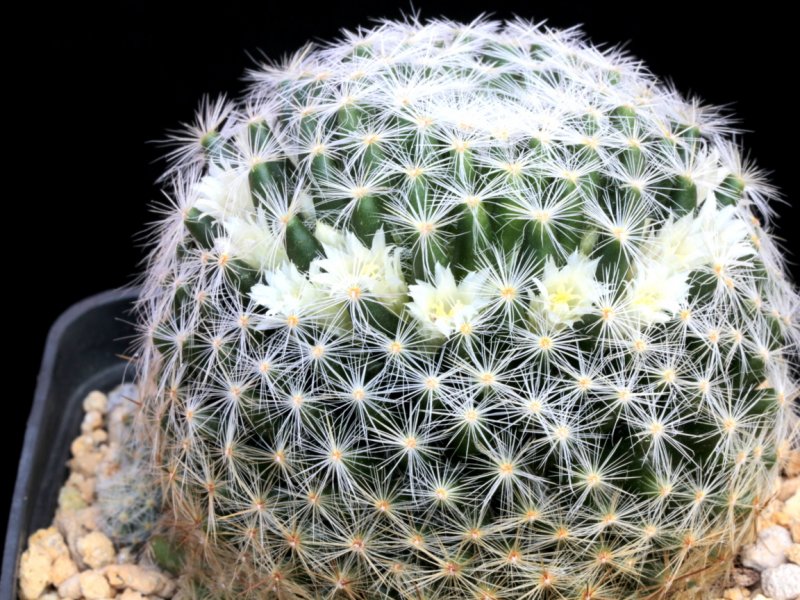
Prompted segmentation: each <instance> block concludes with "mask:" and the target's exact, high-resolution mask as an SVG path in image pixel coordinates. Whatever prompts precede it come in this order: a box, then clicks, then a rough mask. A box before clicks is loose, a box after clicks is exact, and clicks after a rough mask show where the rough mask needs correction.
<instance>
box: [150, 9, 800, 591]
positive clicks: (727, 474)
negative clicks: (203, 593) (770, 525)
mask: <svg viewBox="0 0 800 600" xmlns="http://www.w3.org/2000/svg"><path fill="white" fill-rule="evenodd" d="M249 80H250V82H251V87H250V90H249V92H248V94H247V95H246V96H245V98H244V99H243V100H241V101H240V102H237V103H229V102H226V101H224V100H221V101H218V102H208V101H206V102H205V103H204V106H203V107H202V108H201V110H200V112H199V113H198V119H197V123H196V124H195V125H193V126H191V127H189V128H187V129H186V130H184V131H181V132H178V133H176V134H175V136H174V138H175V141H177V142H179V143H178V144H177V145H176V146H175V147H174V149H173V151H172V152H171V156H172V158H173V159H174V160H173V164H172V167H171V168H170V170H169V171H168V173H167V175H166V179H167V180H168V181H169V183H170V185H171V186H172V189H173V192H174V193H173V196H174V207H170V209H169V210H168V211H167V214H166V216H165V218H164V219H163V220H162V222H161V225H160V229H159V235H158V239H159V242H158V244H157V246H156V248H155V249H154V252H153V254H152V258H151V261H150V264H149V268H148V275H147V280H146V285H145V291H144V294H143V297H142V300H141V302H140V308H141V315H142V319H141V322H142V329H143V332H144V335H143V336H142V345H143V354H142V356H143V361H142V363H143V370H142V374H141V381H142V383H143V386H144V398H145V402H144V411H143V414H142V417H143V418H142V419H141V426H140V429H141V431H142V433H143V435H145V436H147V438H148V439H149V440H151V441H154V442H155V448H156V452H155V453H154V457H155V460H156V462H157V463H158V464H159V466H160V467H161V468H162V469H163V472H164V488H165V489H164V495H165V498H167V500H168V501H169V503H170V505H171V507H172V508H173V510H174V513H175V517H176V518H177V519H178V522H179V523H181V524H182V525H183V527H180V528H178V530H179V531H180V532H181V533H182V536H183V537H182V539H183V540H184V541H187V540H189V539H194V540H195V541H197V540H202V543H200V544H198V546H200V547H201V548H202V550H203V554H204V557H205V560H206V561H207V565H206V567H205V572H206V574H207V575H208V581H206V582H205V583H204V584H203V585H205V586H208V587H210V586H216V587H217V588H218V589H219V590H228V593H230V594H232V595H233V596H234V597H243V596H246V595H247V594H248V593H252V594H254V595H256V596H259V597H261V596H264V595H269V594H270V593H274V594H275V595H276V596H277V597H301V598H302V597H305V598H315V597H320V598H322V597H333V596H336V595H337V594H341V595H342V597H350V598H354V597H357V598H423V597H430V598H437V599H444V598H484V599H489V598H550V597H563V598H584V599H589V598H624V597H641V598H644V597H647V596H648V595H650V594H653V593H660V592H661V591H664V590H667V589H675V588H676V587H677V586H683V585H685V584H687V583H688V582H689V581H690V580H696V579H697V578H698V573H699V574H702V573H704V572H705V571H706V570H707V569H709V568H710V567H712V566H714V565H717V564H721V563H724V561H726V560H728V559H730V557H731V552H732V550H733V549H734V547H735V546H736V544H737V543H738V541H739V540H740V539H741V538H742V536H743V535H745V533H746V527H747V525H748V523H749V522H750V519H751V517H752V514H753V510H754V509H755V508H757V507H758V505H759V502H760V499H759V496H758V494H759V492H760V491H762V490H764V489H767V487H768V484H769V482H770V481H771V480H772V478H774V476H775V474H776V468H777V467H776V464H777V462H778V459H779V458H780V456H781V454H782V452H784V451H785V450H786V448H787V447H788V442H789V439H790V436H791V435H792V432H793V431H794V430H795V428H796V418H795V416H794V415H793V412H792V401H793V398H794V396H795V390H796V384H795V381H794V379H793V375H792V363H793V361H794V360H795V358H796V344H797V341H798V326H797V322H796V307H797V304H798V296H797V294H796V292H795V291H794V289H793V287H792V286H791V284H790V283H788V282H787V281H786V280H785V279H784V278H783V275H782V274H783V265H782V261H781V257H780V251H779V249H778V248H777V246H776V244H775V242H774V241H773V239H772V238H771V237H770V235H769V234H768V230H767V227H766V226H765V225H764V224H762V223H761V222H760V219H763V220H767V219H768V218H769V216H770V215H771V209H770V206H769V200H770V198H771V197H773V196H774V191H773V190H772V188H771V187H770V186H769V184H768V183H766V182H765V181H764V179H763V177H762V176H761V175H760V174H759V173H758V171H756V170H754V169H753V168H752V167H751V166H749V165H748V164H747V162H746V161H743V160H742V158H741V156H740V153H739V151H738V149H737V145H736V143H735V140H733V139H732V138H731V132H732V130H731V127H730V123H729V120H728V119H727V118H726V117H725V116H724V115H722V114H720V112H719V111H718V110H716V109H714V108H709V107H706V106H703V105H701V104H700V103H699V102H697V101H695V100H690V101H686V100H684V99H683V98H682V97H681V96H680V95H679V94H678V93H677V92H676V91H674V90H672V89H670V88H668V87H665V86H664V85H662V84H660V83H659V82H658V81H657V80H656V79H655V78H654V77H653V76H652V75H651V74H650V73H649V72H647V71H646V70H645V68H644V67H643V66H642V65H641V64H639V63H638V62H637V61H635V60H634V59H632V58H631V57H629V56H627V55H625V54H623V53H622V52H619V51H617V50H600V49H598V48H596V47H593V46H590V45H588V44H587V43H586V42H585V40H584V39H583V38H582V36H581V34H580V33H579V32H578V31H577V30H575V29H570V30H566V31H559V30H553V29H549V28H545V27H544V26H541V25H536V24H532V23H529V22H526V21H514V22H510V23H506V24H501V23H498V22H493V21H487V20H479V21H476V22H473V23H470V24H467V25H462V24H457V23H453V22H449V21H443V20H435V21H430V22H427V23H424V24H423V23H420V22H417V21H407V22H390V21H387V22H383V23H381V24H379V25H378V26H377V27H375V28H373V29H370V30H363V31H358V32H355V33H345V35H344V38H343V39H342V40H340V41H338V42H336V43H333V44H330V45H327V46H323V47H318V48H313V47H307V48H304V49H303V50H301V51H300V52H298V53H297V54H295V55H293V56H291V57H289V58H287V59H286V60H284V61H283V62H281V63H280V64H265V65H262V66H259V67H257V68H254V69H253V70H252V71H250V72H249ZM187 532H189V533H187Z"/></svg>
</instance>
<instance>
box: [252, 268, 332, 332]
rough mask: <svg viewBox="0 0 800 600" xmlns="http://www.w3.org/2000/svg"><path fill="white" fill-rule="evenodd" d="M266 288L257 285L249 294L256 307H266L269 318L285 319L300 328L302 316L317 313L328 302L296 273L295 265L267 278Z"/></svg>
mask: <svg viewBox="0 0 800 600" xmlns="http://www.w3.org/2000/svg"><path fill="white" fill-rule="evenodd" d="M265 278H266V280H267V283H266V284H263V283H257V284H256V285H254V286H253V288H252V289H251V290H250V297H251V298H252V299H253V301H254V302H255V303H256V304H259V305H261V306H265V307H267V315H269V316H276V315H278V316H283V317H285V318H286V319H287V322H289V323H290V324H293V325H297V324H298V323H299V321H300V318H301V316H302V315H305V314H309V313H314V312H317V310H318V309H319V307H320V306H321V304H323V303H324V301H325V296H324V294H323V293H322V292H321V291H320V290H319V289H317V287H316V286H315V285H314V284H313V283H311V282H310V281H309V280H308V278H307V277H306V276H305V275H303V274H302V273H301V272H300V271H298V270H297V267H295V266H294V265H293V264H292V263H289V262H287V263H284V264H283V265H281V267H280V268H279V269H276V270H274V271H268V272H267V273H266V274H265Z"/></svg>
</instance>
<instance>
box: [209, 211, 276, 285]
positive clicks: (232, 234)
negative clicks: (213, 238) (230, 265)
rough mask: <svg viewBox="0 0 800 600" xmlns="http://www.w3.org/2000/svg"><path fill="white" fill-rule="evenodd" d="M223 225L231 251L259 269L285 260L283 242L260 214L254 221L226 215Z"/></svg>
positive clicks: (271, 266)
mask: <svg viewBox="0 0 800 600" xmlns="http://www.w3.org/2000/svg"><path fill="white" fill-rule="evenodd" d="M223 225H224V227H225V231H226V232H227V234H228V238H229V239H230V242H231V250H232V251H233V253H234V254H235V255H236V256H238V257H240V258H241V259H242V260H244V261H245V262H247V263H248V264H250V265H251V266H253V267H255V268H257V269H258V270H259V271H263V270H272V269H275V268H276V267H277V266H278V265H280V264H281V263H283V262H285V261H286V250H285V249H284V247H283V243H282V242H281V240H280V239H279V238H278V237H277V236H275V235H273V233H272V232H271V231H270V227H269V224H268V223H267V222H266V220H265V219H264V218H263V215H262V214H259V216H258V217H257V220H256V221H253V220H252V219H245V218H242V217H228V218H227V219H225V220H224V221H223Z"/></svg>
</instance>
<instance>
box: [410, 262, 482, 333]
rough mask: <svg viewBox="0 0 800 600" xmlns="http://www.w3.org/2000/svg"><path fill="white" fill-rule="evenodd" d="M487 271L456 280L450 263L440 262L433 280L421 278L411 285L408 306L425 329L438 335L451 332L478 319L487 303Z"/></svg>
mask: <svg viewBox="0 0 800 600" xmlns="http://www.w3.org/2000/svg"><path fill="white" fill-rule="evenodd" d="M485 282H486V275H485V274H484V273H483V272H477V273H469V274H467V276H466V277H464V279H463V280H462V281H461V283H456V279H455V277H454V276H453V272H452V271H451V270H450V269H449V268H448V267H443V266H442V265H439V264H437V265H436V271H435V275H434V281H433V283H427V282H417V283H416V284H414V285H411V286H409V293H410V295H411V300H412V301H411V302H409V303H408V305H407V306H408V310H409V312H410V313H411V315H412V316H413V317H414V318H415V319H416V320H417V322H418V323H419V325H420V327H421V328H422V330H423V331H425V332H427V333H429V334H431V335H434V336H445V337H447V336H450V335H451V334H452V333H453V332H455V331H456V330H457V329H459V328H460V327H461V326H462V325H464V324H469V322H470V321H471V320H472V319H474V317H476V316H477V315H478V313H479V312H480V310H481V309H482V308H483V307H484V306H485V305H486V303H487V299H486V297H485V295H484V290H483V288H484V284H485Z"/></svg>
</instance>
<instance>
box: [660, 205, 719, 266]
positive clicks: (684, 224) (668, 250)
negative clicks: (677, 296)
mask: <svg viewBox="0 0 800 600" xmlns="http://www.w3.org/2000/svg"><path fill="white" fill-rule="evenodd" d="M648 256H649V257H650V258H651V259H652V260H653V262H657V263H660V264H662V265H665V266H666V267H667V268H668V269H669V270H670V271H673V272H685V271H691V270H693V269H695V268H697V267H700V266H702V265H703V264H704V263H705V262H707V259H708V257H707V253H706V252H705V248H704V244H703V238H702V235H701V234H700V231H699V228H698V226H697V219H695V218H694V215H692V214H688V215H686V216H684V217H682V218H680V219H678V220H677V221H673V220H672V218H670V219H669V220H668V221H667V222H666V223H665V224H664V226H663V227H662V228H661V230H660V231H659V232H658V234H657V235H656V236H655V238H654V239H653V240H652V245H651V246H650V248H649V252H648Z"/></svg>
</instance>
